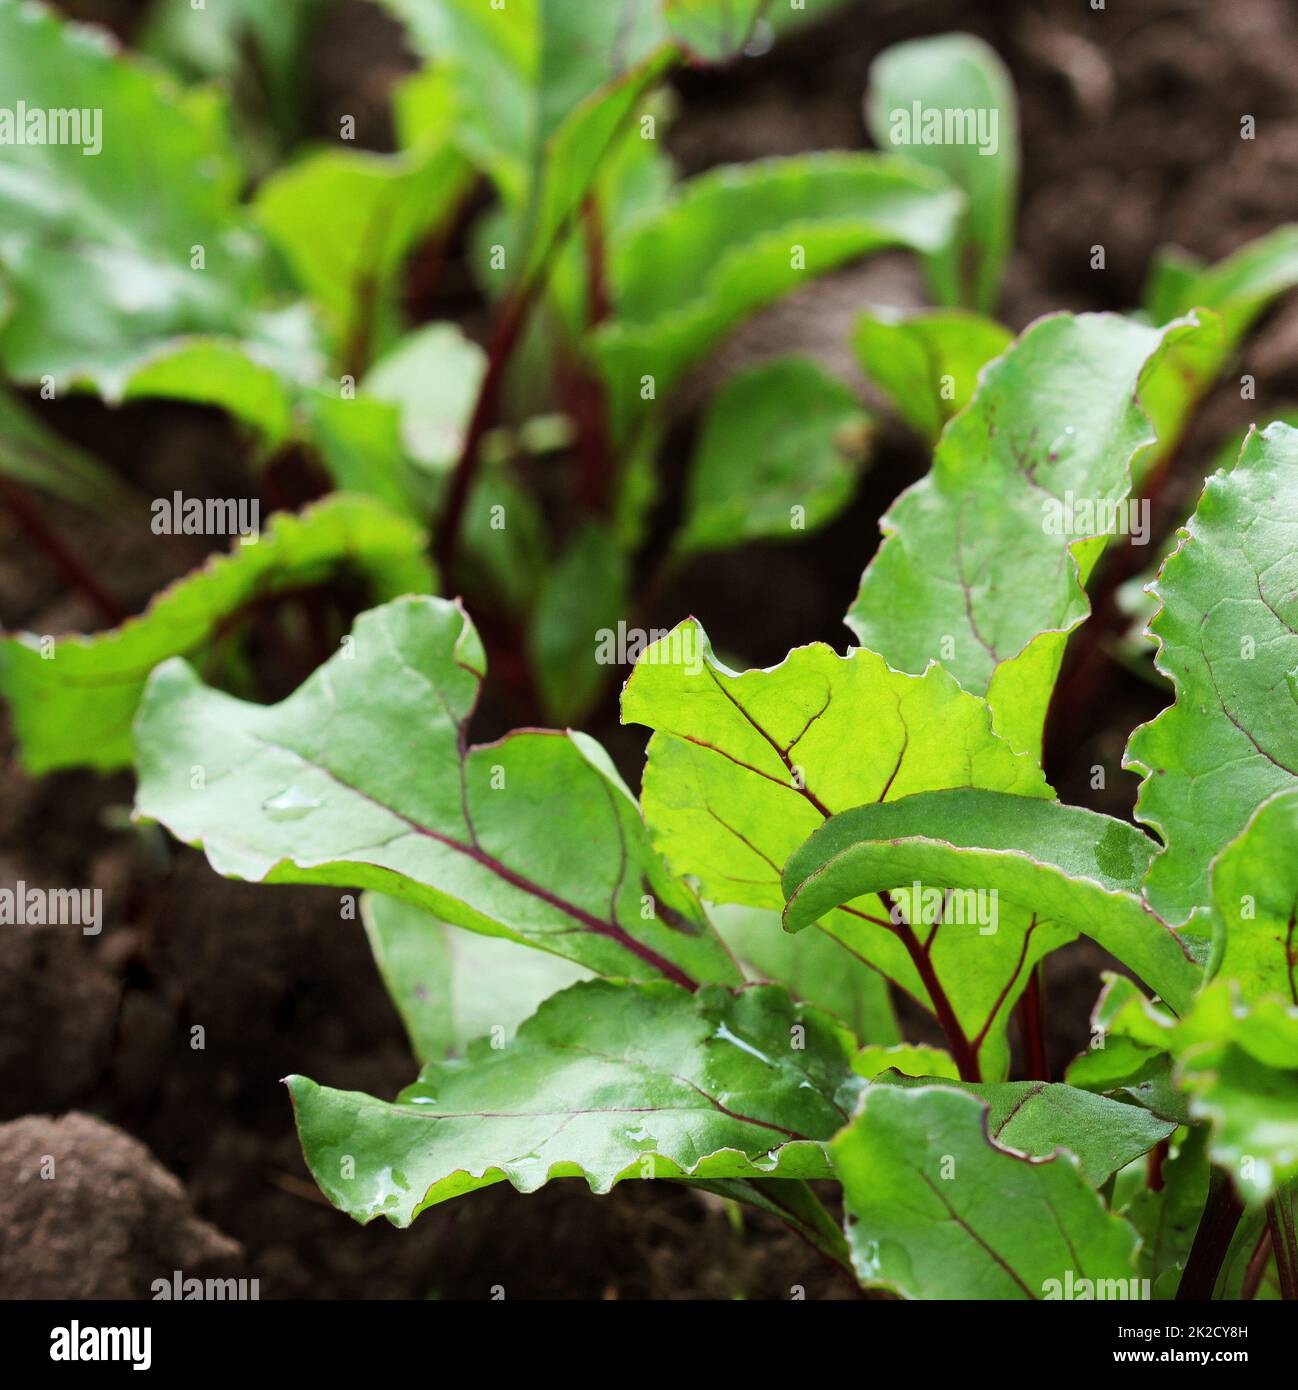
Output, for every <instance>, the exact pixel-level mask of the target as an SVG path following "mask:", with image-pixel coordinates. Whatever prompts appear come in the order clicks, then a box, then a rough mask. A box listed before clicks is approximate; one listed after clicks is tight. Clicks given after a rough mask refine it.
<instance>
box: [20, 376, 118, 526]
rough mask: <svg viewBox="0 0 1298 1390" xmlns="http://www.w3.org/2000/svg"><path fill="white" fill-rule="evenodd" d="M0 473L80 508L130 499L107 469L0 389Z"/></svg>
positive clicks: (106, 504) (104, 505) (32, 411)
mask: <svg viewBox="0 0 1298 1390" xmlns="http://www.w3.org/2000/svg"><path fill="white" fill-rule="evenodd" d="M0 474H3V475H4V476H5V477H6V478H12V479H13V480H14V481H15V482H18V483H22V484H23V485H24V486H26V487H34V488H39V489H40V491H41V492H45V493H48V494H49V495H50V496H52V497H61V498H62V499H63V500H64V501H65V502H76V503H77V504H79V505H80V506H83V507H110V506H114V505H115V506H119V507H120V506H121V505H122V503H123V502H126V501H128V500H129V499H130V496H131V493H130V489H129V488H128V487H127V485H126V484H125V483H124V482H122V480H121V479H120V478H118V477H117V475H116V474H115V473H113V472H112V470H111V469H108V468H105V467H104V465H103V464H101V463H99V462H98V461H97V460H96V459H94V458H92V457H91V456H90V455H89V454H87V453H85V452H84V451H83V450H81V449H79V448H77V446H76V445H75V444H72V443H70V442H69V441H68V440H66V439H64V438H63V436H62V435H61V434H58V433H56V432H55V431H54V430H52V429H50V428H49V427H48V426H47V425H45V424H44V422H43V421H42V420H41V419H40V418H39V416H38V414H37V413H36V412H35V411H34V410H31V409H29V408H28V407H27V406H26V405H24V404H23V402H22V401H21V400H19V399H18V397H17V396H15V395H14V394H13V393H12V392H10V391H7V390H5V389H3V387H0ZM136 501H137V503H138V501H139V499H136Z"/></svg>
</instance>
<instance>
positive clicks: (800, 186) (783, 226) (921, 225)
mask: <svg viewBox="0 0 1298 1390" xmlns="http://www.w3.org/2000/svg"><path fill="white" fill-rule="evenodd" d="M960 207H961V199H960V195H959V193H958V192H957V191H956V190H955V189H953V188H952V187H951V186H950V185H949V184H947V183H946V181H945V180H944V179H942V178H941V176H940V175H938V174H934V173H931V172H930V171H928V170H926V169H923V168H920V167H919V166H917V165H914V164H908V163H906V162H905V161H904V160H900V159H891V158H886V157H883V156H879V155H865V154H813V155H798V156H795V157H792V158H789V159H768V160H761V161H758V162H756V163H753V164H748V165H744V166H742V167H734V168H728V167H723V168H720V169H716V170H713V171H711V172H710V173H707V174H702V175H700V176H699V177H698V178H695V179H691V180H689V181H688V182H687V183H685V184H683V185H682V186H681V189H680V192H679V194H678V196H677V197H676V198H675V199H674V200H673V201H671V202H670V203H668V204H667V205H666V207H664V208H662V209H661V210H657V211H652V212H650V213H648V214H647V215H646V216H644V217H643V218H641V219H640V221H639V222H637V223H636V224H635V225H634V226H633V227H631V228H629V229H628V230H627V231H626V232H625V234H623V235H622V236H620V237H619V238H618V240H617V243H616V244H615V245H614V246H612V247H610V255H609V267H608V274H609V286H610V294H611V298H612V303H613V308H614V310H615V317H614V319H613V320H612V321H611V322H610V323H608V324H606V325H604V326H602V327H601V328H599V329H598V331H596V332H595V333H594V334H593V335H592V338H591V350H592V352H593V354H594V357H595V360H596V362H597V363H598V364H599V368H600V371H601V373H602V375H603V377H604V380H605V382H606V384H607V387H608V392H609V398H610V421H611V429H612V435H613V438H614V439H615V440H624V439H625V438H626V437H627V435H628V433H629V432H630V431H632V430H633V429H635V428H636V427H637V426H638V425H639V424H640V423H641V422H642V421H643V420H644V419H645V418H646V417H647V413H648V412H650V411H651V410H652V409H653V407H652V405H651V404H649V402H653V401H656V400H659V399H662V398H663V397H665V396H666V395H667V393H668V391H670V389H671V387H672V386H673V385H674V384H675V383H676V382H677V381H678V380H679V379H680V377H681V375H682V373H683V372H684V371H685V370H686V368H687V367H689V366H690V364H691V363H692V362H694V361H695V360H697V359H698V358H699V357H700V356H701V355H702V354H703V353H704V352H706V351H707V350H708V349H709V348H710V347H712V346H713V345H714V344H715V343H716V342H718V341H719V340H720V338H721V337H722V336H723V335H724V334H726V333H728V332H729V331H730V330H731V329H733V328H734V327H735V326H736V325H737V324H739V323H740V322H742V320H743V319H744V318H746V317H747V316H748V315H750V314H752V313H754V312H755V311H756V310H758V309H761V308H764V307H765V306H766V305H768V304H770V303H772V302H774V301H775V300H776V299H778V298H780V296H781V295H784V294H787V293H788V292H789V291H790V290H793V289H796V288H797V287H798V286H800V285H803V284H805V283H806V282H807V280H808V279H809V278H811V277H813V276H816V275H824V274H825V273H826V272H828V271H830V270H833V269H835V268H836V267H837V266H840V265H842V264H843V263H844V262H845V261H848V260H852V259H854V258H856V257H858V256H864V255H867V254H869V253H872V252H876V251H880V250H883V249H884V248H885V247H892V246H897V247H905V248H909V249H911V250H916V251H924V250H934V249H936V248H938V247H940V246H942V245H944V244H945V243H946V241H947V240H948V239H949V237H950V235H951V233H952V228H953V226H954V220H955V217H956V215H957V213H958V212H959V209H960Z"/></svg>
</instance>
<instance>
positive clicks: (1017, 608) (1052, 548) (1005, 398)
mask: <svg viewBox="0 0 1298 1390" xmlns="http://www.w3.org/2000/svg"><path fill="white" fill-rule="evenodd" d="M1197 331H1201V330H1199V329H1198V327H1197V325H1191V324H1189V323H1177V324H1173V325H1169V327H1168V328H1167V329H1153V328H1146V327H1143V326H1141V325H1139V324H1135V323H1132V322H1130V321H1128V320H1127V319H1123V318H1119V317H1117V316H1115V315H1108V314H1082V315H1078V316H1076V317H1074V316H1072V315H1068V314H1059V315H1055V316H1053V317H1050V318H1046V319H1042V320H1039V321H1038V322H1036V323H1035V324H1033V325H1032V326H1031V327H1030V328H1028V329H1027V331H1026V332H1024V333H1023V335H1022V336H1021V337H1020V338H1019V339H1018V341H1017V342H1016V343H1015V344H1014V345H1013V346H1012V347H1011V348H1010V349H1009V350H1008V351H1007V352H1006V353H1005V354H1004V355H1003V356H1002V357H1000V358H998V359H997V360H996V361H994V362H992V363H991V364H990V365H989V366H988V367H987V368H986V370H985V371H984V373H983V376H982V379H981V382H980V384H979V387H978V389H977V391H976V392H975V395H974V398H973V400H972V402H971V403H970V404H969V406H968V407H967V408H966V409H965V410H964V411H963V412H962V413H961V414H959V415H957V416H956V417H955V418H954V419H953V420H952V421H951V422H950V424H949V425H948V426H947V428H946V431H945V433H944V434H943V435H942V438H941V440H940V441H939V443H938V447H937V452H936V454H935V455H934V459H933V468H932V471H931V472H930V473H929V475H928V477H927V478H924V479H923V480H921V481H920V482H919V483H916V484H915V486H914V487H911V488H909V489H907V491H906V492H904V493H902V495H901V497H900V498H899V499H898V500H897V501H896V502H895V503H894V504H893V506H892V507H891V508H890V509H889V510H888V512H887V514H886V515H885V516H884V517H883V519H882V520H881V522H880V526H881V527H882V529H883V533H884V540H883V543H882V545H881V546H880V547H879V550H878V553H877V554H876V555H875V557H874V559H873V560H872V561H871V563H870V566H869V568H868V569H867V570H866V571H865V574H864V576H863V578H862V580H861V588H860V592H859V593H858V594H857V597H856V601H855V602H854V603H853V605H852V608H851V610H850V611H849V613H848V615H847V622H848V626H849V627H851V629H852V630H853V632H855V633H856V635H857V637H858V638H859V639H860V641H861V642H862V643H863V644H864V645H865V646H867V647H869V648H871V650H874V651H878V652H880V653H881V654H882V655H883V656H884V657H885V658H886V659H887V660H888V662H889V664H890V665H892V666H894V667H896V668H898V669H899V670H903V671H915V672H918V671H922V670H924V668H925V667H926V666H927V665H928V664H929V662H931V661H937V662H940V663H941V664H942V665H943V666H944V667H945V668H946V669H947V670H948V671H950V672H951V673H952V675H954V676H955V677H956V679H957V680H959V682H960V683H961V685H963V686H964V687H965V689H967V690H970V691H972V692H974V693H975V694H979V695H983V694H986V695H987V697H988V700H989V702H990V704H991V706H992V710H993V713H994V715H995V717H996V727H997V730H998V731H999V732H1001V733H1003V734H1004V735H1005V736H1006V737H1007V738H1009V739H1010V741H1011V742H1012V743H1013V744H1014V746H1015V747H1016V748H1019V749H1020V750H1029V751H1033V752H1036V751H1037V750H1039V748H1040V739H1041V728H1042V725H1043V723H1044V720H1045V714H1046V709H1047V706H1048V703H1049V699H1050V692H1051V690H1052V689H1053V687H1054V680H1055V676H1056V675H1057V674H1058V670H1059V663H1060V661H1061V659H1062V657H1063V649H1064V643H1065V641H1066V640H1067V634H1068V633H1069V632H1070V631H1071V630H1072V629H1073V628H1074V627H1076V626H1077V624H1078V623H1080V622H1081V621H1082V620H1083V619H1084V618H1085V617H1086V614H1087V612H1088V611H1089V604H1088V601H1087V598H1086V593H1085V590H1084V589H1083V587H1082V586H1083V584H1084V583H1085V581H1086V579H1087V577H1088V576H1089V575H1090V572H1091V570H1092V568H1093V567H1094V565H1095V562H1096V561H1097V560H1098V558H1099V556H1100V554H1101V553H1102V551H1103V549H1104V546H1105V545H1106V544H1107V542H1108V541H1109V539H1110V536H1108V535H1107V534H1097V531H1096V528H1095V527H1093V526H1086V525H1085V524H1084V523H1085V521H1086V518H1085V516H1084V515H1082V514H1081V513H1079V512H1078V511H1077V510H1076V509H1074V511H1073V516H1072V521H1073V523H1074V525H1073V527H1072V529H1071V530H1067V528H1066V526H1065V525H1064V524H1063V523H1066V522H1067V520H1068V518H1067V516H1066V515H1065V514H1064V513H1063V512H1062V511H1059V510H1058V504H1060V503H1062V502H1064V501H1065V500H1067V499H1068V497H1069V496H1070V495H1071V497H1072V498H1073V499H1074V500H1075V501H1078V502H1080V501H1083V500H1089V502H1090V503H1091V505H1092V506H1095V505H1097V504H1099V503H1102V502H1105V503H1117V502H1120V501H1121V500H1122V499H1124V498H1125V497H1126V496H1127V495H1128V493H1129V491H1130V488H1131V468H1132V460H1133V459H1136V458H1137V457H1139V455H1140V454H1141V452H1142V451H1143V450H1145V449H1147V448H1149V446H1150V445H1151V444H1152V443H1153V440H1154V434H1153V431H1152V429H1151V428H1150V424H1149V420H1148V418H1147V417H1146V415H1145V413H1144V412H1143V411H1142V410H1141V408H1140V404H1139V401H1138V399H1137V394H1138V390H1139V387H1140V383H1141V381H1142V380H1143V379H1144V377H1145V375H1146V374H1147V372H1148V371H1149V370H1150V368H1151V364H1153V363H1154V362H1155V361H1156V360H1157V357H1158V354H1159V353H1160V352H1161V351H1163V350H1164V349H1165V347H1166V345H1167V344H1168V343H1169V342H1176V341H1179V340H1180V339H1182V338H1183V337H1184V336H1185V335H1187V334H1189V333H1193V332H1197ZM1056 517H1058V519H1059V521H1060V523H1061V525H1060V528H1059V529H1060V531H1061V533H1060V534H1052V525H1053V522H1054V520H1055V518H1056ZM1066 530H1067V533H1062V532H1064V531H1066Z"/></svg>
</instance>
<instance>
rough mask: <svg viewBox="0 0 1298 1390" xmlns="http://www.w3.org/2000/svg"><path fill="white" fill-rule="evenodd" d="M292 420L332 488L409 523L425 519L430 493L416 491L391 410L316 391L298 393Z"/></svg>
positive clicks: (330, 390)
mask: <svg viewBox="0 0 1298 1390" xmlns="http://www.w3.org/2000/svg"><path fill="white" fill-rule="evenodd" d="M298 414H299V417H300V420H301V431H302V434H303V435H304V436H305V437H306V438H307V439H309V440H310V441H311V444H312V447H313V448H314V449H315V450H316V451H317V452H318V454H319V456H320V460H321V462H322V464H323V465H324V467H325V469H326V470H327V471H328V473H329V476H330V477H331V478H332V479H333V481H334V486H335V487H337V488H340V489H342V490H343V491H345V492H357V493H363V494H364V495H365V496H367V497H376V498H378V500H379V501H380V502H383V503H384V504H385V505H386V506H388V507H390V508H392V510H393V511H397V512H400V513H402V514H403V515H405V516H408V517H411V518H412V519H420V520H423V519H426V518H427V517H428V516H430V515H431V513H432V500H433V495H434V489H433V488H431V487H428V486H426V487H424V488H421V487H420V483H421V481H422V480H421V478H420V477H419V476H418V475H419V473H420V470H418V469H416V468H415V466H414V465H413V464H412V463H411V461H410V459H409V458H408V457H407V455H406V450H405V444H404V441H403V440H402V438H401V411H400V409H399V408H398V407H397V406H395V405H392V404H391V403H390V402H388V401H380V400H376V399H375V398H374V397H372V396H363V395H362V396H350V395H340V394H339V392H338V388H337V387H324V386H320V387H312V388H309V389H308V390H306V391H304V392H303V393H302V396H301V399H300V400H299V402H298ZM424 476H425V477H426V475H424ZM424 492H427V493H428V496H427V498H426V499H425V498H424V497H423V496H422V494H423V493H424ZM421 502H424V503H425V505H421Z"/></svg>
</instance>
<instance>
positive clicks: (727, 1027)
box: [289, 980, 861, 1226]
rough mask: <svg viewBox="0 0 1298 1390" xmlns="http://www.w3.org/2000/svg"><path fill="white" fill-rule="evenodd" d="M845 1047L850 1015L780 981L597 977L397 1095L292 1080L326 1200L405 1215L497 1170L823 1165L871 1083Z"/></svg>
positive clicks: (516, 1178) (575, 1172) (486, 1181)
mask: <svg viewBox="0 0 1298 1390" xmlns="http://www.w3.org/2000/svg"><path fill="white" fill-rule="evenodd" d="M798 1042H801V1044H802V1045H801V1046H798V1045H797V1043H798ZM850 1057H851V1037H850V1035H849V1034H848V1033H847V1031H846V1030H845V1029H843V1028H841V1027H839V1026H838V1025H836V1024H835V1023H833V1022H832V1021H831V1020H830V1019H829V1018H827V1017H826V1016H825V1015H823V1014H820V1013H818V1012H817V1011H816V1010H811V1009H806V1008H804V1007H803V1006H801V1005H797V1004H794V1003H793V1001H792V1000H791V999H790V998H789V996H788V995H787V994H786V993H785V992H784V991H783V990H781V989H777V988H775V987H773V986H753V987H750V988H748V989H745V990H741V991H739V992H738V993H737V994H732V993H730V991H728V990H725V989H720V988H716V987H708V988H704V989H702V990H700V991H699V992H698V993H697V994H694V995H691V994H689V993H687V992H686V991H685V990H683V989H680V988H678V987H676V986H674V985H669V984H666V983H665V982H657V983H653V984H640V985H629V984H625V983H614V982H610V981H601V980H596V981H590V982H588V983H585V984H578V985H574V986H573V987H572V988H571V989H568V990H565V991H564V992H563V993H562V994H559V995H556V996H555V997H554V998H552V999H550V1000H548V1001H547V1002H546V1003H544V1004H542V1005H541V1007H540V1009H539V1010H538V1011H537V1012H536V1014H535V1015H534V1016H533V1017H532V1018H530V1019H528V1020H527V1021H526V1022H525V1023H523V1024H522V1026H521V1027H520V1028H519V1030H518V1032H517V1034H516V1035H515V1037H514V1038H513V1040H512V1041H511V1042H509V1043H507V1044H506V1045H505V1046H504V1047H502V1048H493V1047H492V1046H491V1045H490V1042H489V1041H487V1040H485V1039H484V1040H483V1041H482V1042H479V1043H477V1044H475V1045H474V1046H473V1047H472V1048H470V1050H469V1055H468V1056H467V1057H466V1058H464V1059H463V1060H460V1061H452V1062H445V1063H432V1064H430V1065H428V1066H426V1067H425V1068H424V1070H423V1071H422V1073H421V1074H420V1078H419V1080H418V1081H417V1082H416V1083H415V1084H414V1085H413V1086H409V1087H407V1088H406V1090H405V1091H403V1092H402V1093H401V1096H400V1097H399V1098H398V1101H397V1102H396V1103H395V1104H387V1103H385V1102H383V1101H379V1100H375V1099H373V1098H371V1097H370V1096H366V1095H361V1094H358V1093H356V1092H348V1091H330V1090H326V1089H324V1088H322V1087H320V1086H317V1085H316V1084H315V1083H314V1082H312V1081H308V1080H306V1079H305V1078H303V1077H290V1078H289V1088H290V1091H291V1093H292V1096H293V1103H294V1109H295V1110H296V1113H297V1123H298V1134H299V1136H300V1138H301V1141H302V1147H303V1150H304V1152H305V1154H306V1158H307V1163H308V1164H309V1165H310V1168H311V1171H312V1173H313V1174H314V1176H315V1179H316V1181H317V1182H318V1183H319V1184H320V1187H321V1190H322V1191H323V1192H324V1194H325V1195H326V1196H327V1197H328V1198H329V1200H330V1201H331V1202H332V1203H333V1204H334V1205H335V1206H337V1207H339V1208H341V1209H342V1210H343V1211H346V1212H348V1213H349V1214H350V1215H351V1216H354V1217H355V1218H356V1219H357V1220H360V1221H369V1220H372V1219H373V1218H374V1217H375V1216H386V1217H387V1218H388V1219H389V1220H390V1221H392V1222H393V1224H394V1225H398V1226H406V1225H409V1223H410V1222H411V1221H412V1220H413V1219H414V1218H415V1217H416V1216H417V1215H418V1214H419V1213H420V1212H421V1211H424V1210H425V1209H427V1208H428V1207H430V1206H432V1205H434V1204H435V1203H437V1202H443V1201H446V1200H447V1199H449V1198H451V1197H458V1196H460V1195H462V1194H463V1193H466V1192H472V1191H475V1190H477V1189H478V1188H482V1187H487V1186H489V1185H490V1184H492V1183H497V1182H509V1183H511V1184H512V1185H513V1186H514V1187H515V1188H517V1189H518V1190H519V1191H520V1192H535V1191H536V1190H537V1189H538V1188H539V1187H541V1186H543V1185H544V1184H545V1183H546V1182H548V1181H549V1180H550V1179H551V1178H556V1177H583V1178H585V1179H586V1181H587V1183H588V1184H589V1185H590V1188H591V1191H593V1192H596V1193H605V1192H608V1191H609V1190H610V1189H611V1188H612V1187H613V1186H614V1184H616V1183H618V1182H620V1181H622V1180H623V1179H624V1178H634V1177H640V1178H681V1177H695V1178H699V1179H706V1180H711V1181H716V1180H718V1179H731V1178H757V1177H762V1176H765V1175H772V1174H778V1175H780V1176H782V1177H790V1178H818V1177H828V1176H829V1175H830V1171H831V1170H830V1166H829V1161H828V1157H827V1155H826V1153H825V1149H824V1141H825V1140H827V1139H829V1138H830V1136H831V1135H832V1134H833V1133H834V1132H835V1131H836V1130H837V1129H838V1128H839V1127H840V1126H841V1125H842V1124H843V1122H844V1120H845V1119H846V1117H847V1111H848V1109H849V1108H850V1106H851V1103H852V1100H853V1099H854V1095H855V1092H856V1091H857V1090H858V1089H859V1086H860V1084H861V1083H860V1080H859V1078H856V1077H853V1075H852V1073H851V1071H850V1069H849V1067H848V1061H849V1059H850ZM347 1156H350V1157H351V1158H352V1159H353V1160H354V1163H353V1164H352V1165H346V1164H344V1163H343V1159H344V1158H345V1157H347ZM353 1169H354V1171H353Z"/></svg>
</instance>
